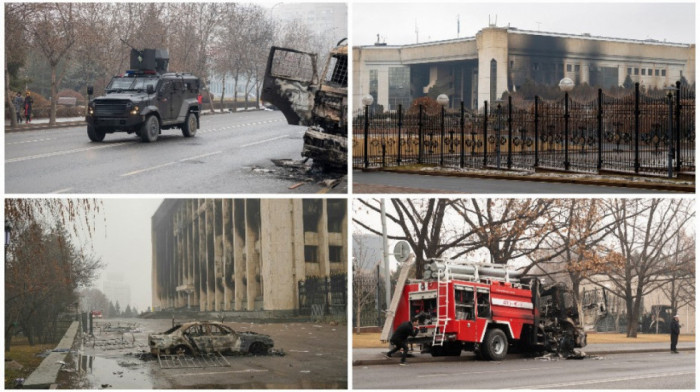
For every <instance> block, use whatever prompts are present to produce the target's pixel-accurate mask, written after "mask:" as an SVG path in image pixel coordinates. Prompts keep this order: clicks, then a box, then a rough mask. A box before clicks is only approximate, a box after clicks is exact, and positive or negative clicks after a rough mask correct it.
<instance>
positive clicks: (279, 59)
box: [261, 39, 348, 172]
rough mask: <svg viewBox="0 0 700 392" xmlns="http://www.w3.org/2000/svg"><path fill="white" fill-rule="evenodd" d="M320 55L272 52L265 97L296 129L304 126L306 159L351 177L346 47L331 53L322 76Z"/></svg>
mask: <svg viewBox="0 0 700 392" xmlns="http://www.w3.org/2000/svg"><path fill="white" fill-rule="evenodd" d="M316 57H317V56H316V54H313V53H307V52H302V51H299V50H295V49H286V48H280V47H276V46H275V47H272V48H271V49H270V55H269V57H268V59H267V67H266V70H265V80H264V83H263V89H262V94H261V97H262V99H263V100H264V101H266V102H268V103H270V104H272V105H274V106H275V107H277V108H279V110H281V111H282V113H283V114H284V116H285V118H286V119H287V122H288V123H289V124H292V125H306V126H308V127H309V128H308V129H307V130H306V133H305V134H304V149H303V151H302V156H304V157H307V158H311V159H313V162H314V164H315V165H317V166H320V167H322V168H324V169H327V170H331V171H340V172H346V171H347V151H348V148H347V138H348V128H347V99H348V98H347V97H348V46H347V43H345V39H343V40H342V41H340V42H338V44H337V46H336V47H335V48H334V49H333V50H332V51H331V53H330V55H329V56H328V59H327V60H326V65H325V67H324V69H323V71H322V73H321V74H320V75H319V74H318V70H317V65H316Z"/></svg>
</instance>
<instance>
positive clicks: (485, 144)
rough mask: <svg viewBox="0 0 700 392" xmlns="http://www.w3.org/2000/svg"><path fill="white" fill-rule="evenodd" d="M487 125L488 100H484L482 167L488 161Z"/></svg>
mask: <svg viewBox="0 0 700 392" xmlns="http://www.w3.org/2000/svg"><path fill="white" fill-rule="evenodd" d="M488 127H489V101H484V143H483V144H484V167H486V164H487V163H488V154H487V151H488V144H487V141H486V139H488Z"/></svg>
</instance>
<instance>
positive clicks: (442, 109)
mask: <svg viewBox="0 0 700 392" xmlns="http://www.w3.org/2000/svg"><path fill="white" fill-rule="evenodd" d="M444 163H445V106H444V105H440V166H442V165H443V164H444Z"/></svg>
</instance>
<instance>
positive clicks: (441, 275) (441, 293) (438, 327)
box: [433, 268, 450, 346]
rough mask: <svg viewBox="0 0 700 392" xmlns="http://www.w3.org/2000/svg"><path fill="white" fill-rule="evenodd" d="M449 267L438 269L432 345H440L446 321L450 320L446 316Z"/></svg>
mask: <svg viewBox="0 0 700 392" xmlns="http://www.w3.org/2000/svg"><path fill="white" fill-rule="evenodd" d="M449 275H450V271H449V268H445V270H444V271H438V279H437V284H438V287H437V323H436V324H435V331H434V332H433V346H442V344H443V342H444V341H445V329H446V328H447V322H448V321H450V318H449V317H448V314H449V309H450V308H449V305H450V296H449V287H450V285H449V280H448V279H449Z"/></svg>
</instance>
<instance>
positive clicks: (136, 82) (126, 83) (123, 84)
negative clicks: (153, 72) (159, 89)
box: [106, 75, 158, 92]
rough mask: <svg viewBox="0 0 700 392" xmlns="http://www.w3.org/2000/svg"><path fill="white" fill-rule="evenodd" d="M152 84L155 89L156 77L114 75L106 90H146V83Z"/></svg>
mask: <svg viewBox="0 0 700 392" xmlns="http://www.w3.org/2000/svg"><path fill="white" fill-rule="evenodd" d="M149 84H150V85H152V86H153V89H154V90H155V88H156V85H157V84H158V78H157V77H143V76H133V75H125V76H115V77H114V78H112V81H111V82H110V83H109V85H108V86H107V89H106V90H107V92H112V91H117V90H121V91H127V90H143V91H146V88H147V86H148V85H149Z"/></svg>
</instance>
